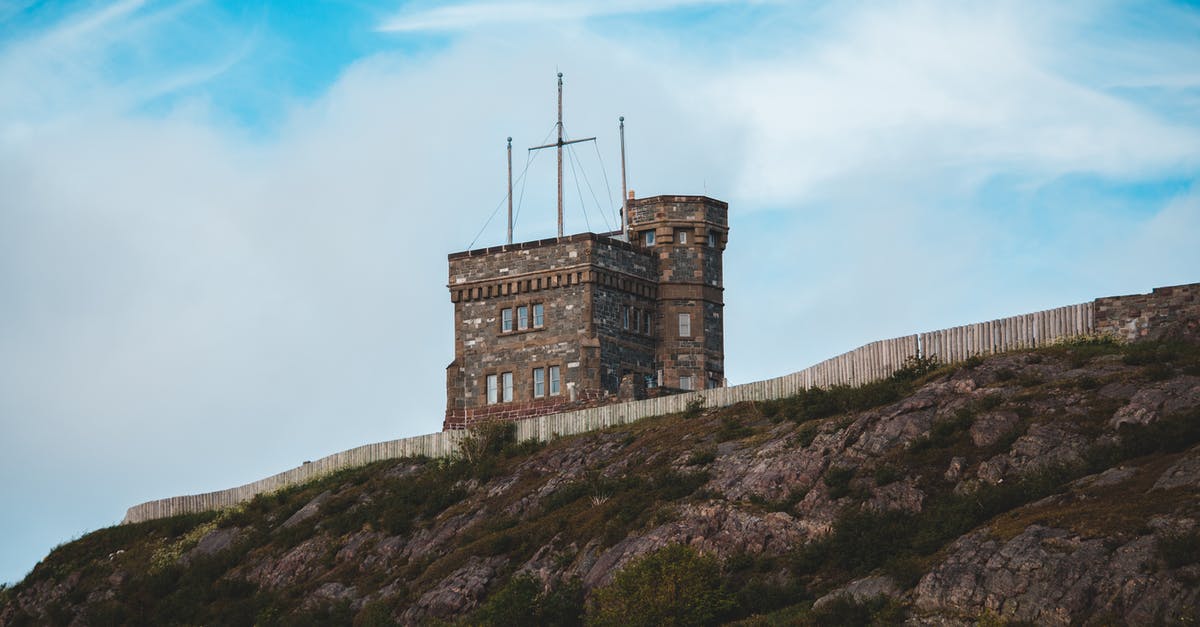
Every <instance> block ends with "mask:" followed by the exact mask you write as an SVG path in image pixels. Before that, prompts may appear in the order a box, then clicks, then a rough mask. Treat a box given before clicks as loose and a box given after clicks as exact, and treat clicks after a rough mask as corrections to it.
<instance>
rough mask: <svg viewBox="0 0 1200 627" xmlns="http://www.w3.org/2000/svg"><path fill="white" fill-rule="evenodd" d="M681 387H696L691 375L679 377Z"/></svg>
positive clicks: (689, 388) (687, 388)
mask: <svg viewBox="0 0 1200 627" xmlns="http://www.w3.org/2000/svg"><path fill="white" fill-rule="evenodd" d="M679 389H681V390H694V389H696V388H695V384H693V383H692V377H691V375H687V376H682V377H679Z"/></svg>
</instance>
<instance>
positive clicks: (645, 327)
mask: <svg viewBox="0 0 1200 627" xmlns="http://www.w3.org/2000/svg"><path fill="white" fill-rule="evenodd" d="M642 315H643V316H645V318H646V320H645V322H646V324H645V325H643V327H642V328H643V329H645V330H646V335H650V330H651V327H650V312H649V311H643V312H642Z"/></svg>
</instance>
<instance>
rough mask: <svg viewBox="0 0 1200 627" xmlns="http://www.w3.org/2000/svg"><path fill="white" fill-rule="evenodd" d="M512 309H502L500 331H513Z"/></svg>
mask: <svg viewBox="0 0 1200 627" xmlns="http://www.w3.org/2000/svg"><path fill="white" fill-rule="evenodd" d="M512 329H513V327H512V309H501V310H500V332H501V333H508V332H509V331H512Z"/></svg>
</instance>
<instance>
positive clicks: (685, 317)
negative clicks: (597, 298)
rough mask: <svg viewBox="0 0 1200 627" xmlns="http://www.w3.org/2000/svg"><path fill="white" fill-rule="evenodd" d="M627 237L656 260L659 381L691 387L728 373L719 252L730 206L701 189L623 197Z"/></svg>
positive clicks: (719, 380)
mask: <svg viewBox="0 0 1200 627" xmlns="http://www.w3.org/2000/svg"><path fill="white" fill-rule="evenodd" d="M628 211H629V233H630V236H629V237H630V240H631V241H632V243H634V244H636V245H639V246H642V247H644V248H646V249H648V250H650V251H651V252H652V254H653V256H654V258H655V259H656V261H657V264H656V265H657V273H658V292H657V299H656V303H655V304H656V307H655V309H656V313H657V315H656V320H655V322H656V329H655V336H656V337H657V338H658V343H657V349H656V353H655V364H656V366H657V368H658V370H659V377H660V379H661V380H660V383H661V384H662V385H663V386H665V387H669V388H678V389H684V390H694V389H702V388H711V387H720V386H721V385H723V384H724V380H725V335H724V330H723V329H724V323H723V319H722V316H723V315H724V307H725V300H724V296H723V293H724V287H723V283H722V276H721V255H722V253H723V252H724V250H725V244H726V241H727V238H728V234H729V206H728V205H727V204H726V203H723V202H721V201H719V200H714V199H712V198H708V197H706V196H654V197H652V198H639V199H630V200H629V201H628Z"/></svg>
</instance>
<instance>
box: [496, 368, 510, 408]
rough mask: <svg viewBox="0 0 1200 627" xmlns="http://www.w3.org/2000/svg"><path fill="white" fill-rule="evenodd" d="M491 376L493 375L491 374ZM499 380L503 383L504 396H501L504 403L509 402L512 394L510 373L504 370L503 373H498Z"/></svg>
mask: <svg viewBox="0 0 1200 627" xmlns="http://www.w3.org/2000/svg"><path fill="white" fill-rule="evenodd" d="M492 376H495V375H492ZM500 381H501V383H502V384H503V385H504V388H503V392H504V396H503V397H502V398H503V400H504V402H505V403H511V402H512V398H513V397H512V394H513V378H512V373H511V372H505V373H504V374H502V375H500Z"/></svg>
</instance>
